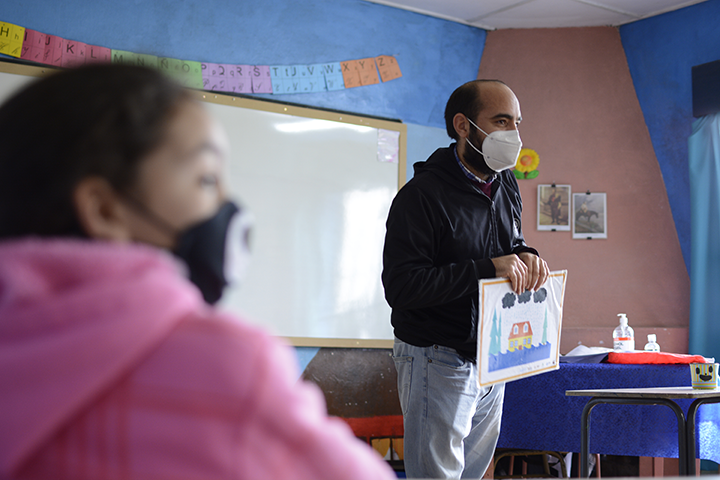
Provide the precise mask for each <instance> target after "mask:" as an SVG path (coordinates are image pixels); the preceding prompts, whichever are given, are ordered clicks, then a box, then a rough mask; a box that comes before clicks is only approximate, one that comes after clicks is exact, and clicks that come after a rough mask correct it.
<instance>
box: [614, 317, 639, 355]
mask: <svg viewBox="0 0 720 480" xmlns="http://www.w3.org/2000/svg"><path fill="white" fill-rule="evenodd" d="M618 317H620V325H618V326H617V327H615V330H614V331H613V349H614V350H615V351H616V352H632V351H633V350H635V332H633V329H632V328H631V327H630V325H628V319H627V315H625V314H624V313H618Z"/></svg>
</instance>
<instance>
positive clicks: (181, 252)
mask: <svg viewBox="0 0 720 480" xmlns="http://www.w3.org/2000/svg"><path fill="white" fill-rule="evenodd" d="M239 212H240V209H239V208H238V207H237V206H236V205H235V204H234V203H232V202H226V203H225V204H223V206H221V207H220V209H219V210H218V212H217V213H216V214H215V215H214V216H212V217H210V218H208V219H207V220H204V221H202V222H200V223H198V224H196V225H193V226H191V227H190V228H188V229H187V230H185V231H183V232H181V233H180V235H179V236H178V239H177V246H176V247H175V250H174V251H173V253H174V254H175V255H176V256H177V257H178V258H180V259H182V260H183V261H184V262H185V263H186V264H187V266H188V270H189V271H190V281H191V282H192V283H194V284H195V285H197V287H198V288H199V289H200V291H201V292H202V295H203V298H204V299H205V301H206V302H207V303H209V304H214V303H216V302H217V301H218V300H220V297H221V296H222V293H223V290H224V289H225V287H226V286H227V285H228V284H229V283H230V282H229V279H228V278H227V276H226V271H225V270H226V268H225V267H226V262H227V260H228V259H227V258H226V255H227V252H226V242H228V241H232V240H240V241H243V240H244V239H236V238H233V235H230V224H231V222H232V220H233V218H234V217H235V216H236V215H237V214H238V213H239Z"/></svg>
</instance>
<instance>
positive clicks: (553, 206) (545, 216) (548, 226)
mask: <svg viewBox="0 0 720 480" xmlns="http://www.w3.org/2000/svg"><path fill="white" fill-rule="evenodd" d="M570 193H571V188H570V185H555V184H554V183H553V184H552V185H538V202H537V203H538V212H537V229H538V230H550V231H556V230H557V231H560V230H565V231H568V230H570V198H571V197H570Z"/></svg>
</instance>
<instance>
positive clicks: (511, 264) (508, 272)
mask: <svg viewBox="0 0 720 480" xmlns="http://www.w3.org/2000/svg"><path fill="white" fill-rule="evenodd" d="M490 260H492V262H493V264H494V265H495V275H496V276H498V277H500V278H507V279H509V280H510V285H511V288H512V291H513V292H515V293H517V294H518V295H520V294H521V293H523V292H524V291H525V285H527V283H528V280H527V277H528V267H527V265H526V264H525V262H523V261H522V260H520V257H518V256H517V255H515V254H514V253H513V254H512V255H505V256H504V257H496V258H491V259H490Z"/></svg>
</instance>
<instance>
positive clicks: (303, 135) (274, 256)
mask: <svg viewBox="0 0 720 480" xmlns="http://www.w3.org/2000/svg"><path fill="white" fill-rule="evenodd" d="M48 71H51V69H48V68H45V67H34V66H33V67H30V66H26V65H18V64H12V63H4V62H0V100H2V99H4V98H5V97H7V96H8V95H9V94H10V93H11V92H12V91H14V90H15V89H16V88H17V87H18V86H19V85H22V84H24V83H26V82H27V81H28V80H29V79H30V77H28V75H31V76H38V75H43V74H44V73H45V72H48ZM192 92H193V95H194V96H196V97H197V98H198V99H199V100H201V101H203V102H205V104H206V107H207V108H208V110H209V111H210V113H211V115H212V116H213V117H215V118H216V119H218V120H219V121H220V122H221V123H222V125H223V126H224V128H225V130H226V132H227V134H228V137H229V140H230V150H231V153H230V156H229V158H228V159H227V167H226V170H227V171H226V173H227V175H226V179H227V180H228V189H229V193H230V196H231V197H232V198H233V199H235V200H237V201H238V202H239V203H241V204H242V205H243V206H244V207H245V208H247V209H248V210H249V211H250V212H251V213H252V215H253V217H254V227H253V232H252V245H251V248H252V259H251V263H250V266H249V269H248V273H247V276H246V278H245V279H244V281H243V282H242V284H241V285H239V286H237V287H231V288H228V289H227V290H226V292H225V294H224V295H223V299H222V300H221V301H220V303H219V308H221V309H224V310H227V311H230V312H232V313H235V314H238V315H239V316H241V317H242V318H243V319H244V320H246V321H248V322H250V323H255V324H257V325H260V326H263V327H264V328H266V329H268V330H270V331H271V332H272V333H274V334H276V335H278V336H283V337H287V338H288V339H290V341H291V342H292V343H293V344H295V345H298V346H341V347H342V346H348V347H357V346H359V347H381V348H388V347H390V346H391V345H392V338H393V333H392V326H391V324H390V308H389V306H388V305H387V303H386V301H385V298H384V292H383V288H382V282H381V278H380V275H381V271H382V248H383V241H384V236H385V220H386V218H387V214H388V211H389V208H390V204H391V202H392V199H393V197H394V196H395V194H396V193H397V190H398V188H399V187H400V186H401V185H402V183H403V182H404V180H405V151H406V148H405V144H406V126H405V125H404V124H402V123H400V122H394V121H388V120H380V119H374V118H368V117H362V116H356V115H351V114H345V113H338V112H331V111H325V110H317V109H312V108H307V107H299V106H295V105H287V104H281V103H276V102H269V101H263V100H257V99H254V98H244V97H233V96H228V95H222V94H215V93H210V92H200V91H192ZM391 132H396V133H395V135H399V143H398V145H399V150H398V156H397V162H395V163H391V162H387V161H380V160H379V155H378V153H379V147H380V146H382V144H383V142H382V141H381V140H383V139H384V138H386V137H387V136H388V135H389V136H390V137H392V133H391ZM380 158H383V157H382V156H380ZM401 172H402V174H401Z"/></svg>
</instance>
